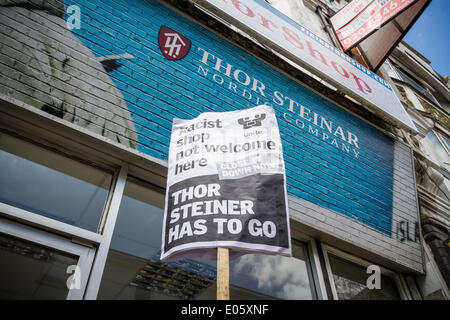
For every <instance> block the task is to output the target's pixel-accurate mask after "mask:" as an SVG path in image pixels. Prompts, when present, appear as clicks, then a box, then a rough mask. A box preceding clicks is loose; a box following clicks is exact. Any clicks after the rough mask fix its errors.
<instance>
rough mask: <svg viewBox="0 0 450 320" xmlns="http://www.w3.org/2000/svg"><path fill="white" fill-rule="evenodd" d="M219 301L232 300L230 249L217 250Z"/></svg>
mask: <svg viewBox="0 0 450 320" xmlns="http://www.w3.org/2000/svg"><path fill="white" fill-rule="evenodd" d="M217 300H230V256H229V251H228V248H217Z"/></svg>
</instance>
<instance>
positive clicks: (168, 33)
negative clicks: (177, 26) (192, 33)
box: [158, 26, 191, 60]
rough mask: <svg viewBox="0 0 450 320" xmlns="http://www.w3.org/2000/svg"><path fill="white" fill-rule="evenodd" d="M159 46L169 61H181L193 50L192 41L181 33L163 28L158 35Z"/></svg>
mask: <svg viewBox="0 0 450 320" xmlns="http://www.w3.org/2000/svg"><path fill="white" fill-rule="evenodd" d="M158 44H159V49H160V50H161V52H162V54H163V55H164V57H166V59H168V60H180V59H183V58H184V57H186V55H187V54H188V53H189V50H191V41H190V40H189V39H188V38H186V37H185V36H183V35H182V34H181V33H179V32H177V31H175V30H173V29H170V28H168V27H165V26H162V27H161V28H160V29H159V33H158Z"/></svg>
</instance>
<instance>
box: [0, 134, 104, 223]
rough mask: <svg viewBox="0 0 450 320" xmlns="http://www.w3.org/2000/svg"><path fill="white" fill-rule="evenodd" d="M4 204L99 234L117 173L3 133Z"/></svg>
mask: <svg viewBox="0 0 450 320" xmlns="http://www.w3.org/2000/svg"><path fill="white" fill-rule="evenodd" d="M0 163H1V164H2V165H1V167H0V177H1V179H0V202H3V203H5V204H7V205H10V206H14V207H17V208H20V209H23V210H26V211H29V212H32V213H35V214H38V215H42V216H45V217H48V218H52V219H55V220H58V221H62V222H64V223H67V224H69V225H73V226H77V227H80V228H84V229H87V230H89V231H94V232H96V231H97V229H98V227H99V224H100V219H101V216H102V213H103V209H104V207H105V204H106V200H107V197H108V193H109V189H110V187H111V181H112V176H113V175H112V172H108V171H104V170H102V169H99V168H96V167H93V166H90V165H87V164H85V163H82V162H80V161H76V160H73V159H70V158H67V157H65V156H63V155H61V154H59V153H56V152H53V151H49V150H47V149H44V148H41V147H39V146H37V145H35V144H32V143H30V142H27V141H25V140H21V139H18V138H16V137H13V136H11V135H7V134H4V133H0Z"/></svg>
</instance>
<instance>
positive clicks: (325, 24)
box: [316, 6, 344, 51]
mask: <svg viewBox="0 0 450 320" xmlns="http://www.w3.org/2000/svg"><path fill="white" fill-rule="evenodd" d="M316 13H317V14H318V15H319V18H320V21H321V22H322V25H323V27H324V28H325V30H326V31H327V33H328V35H329V36H330V38H331V41H333V44H334V46H336V47H337V48H338V49H340V50H341V51H344V49H343V48H342V45H341V43H340V41H339V39H338V38H337V36H336V33H335V32H334V30H333V28H332V27H331V26H330V24H329V23H328V22H327V18H326V17H325V14H324V13H323V8H322V7H321V6H317V7H316Z"/></svg>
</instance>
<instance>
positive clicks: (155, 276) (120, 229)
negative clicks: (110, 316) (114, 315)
mask: <svg viewBox="0 0 450 320" xmlns="http://www.w3.org/2000/svg"><path fill="white" fill-rule="evenodd" d="M164 203H165V202H164V193H163V191H162V190H158V189H157V188H154V187H152V186H150V185H148V184H145V183H143V182H141V181H139V180H137V179H133V178H129V179H128V181H127V183H126V185H125V190H124V194H123V197H122V202H121V204H120V209H119V213H118V216H117V222H116V226H115V228H114V233H113V237H112V240H111V246H110V250H109V253H108V258H107V260H106V265H105V270H104V273H103V278H102V282H101V285H100V290H99V293H98V299H108V300H111V299H117V300H145V299H215V297H216V296H215V295H216V287H215V278H216V266H215V262H213V261H211V262H209V261H202V260H196V259H184V260H179V261H175V262H168V263H165V262H162V261H160V260H159V257H160V254H161V236H162V235H161V234H162V223H163V215H164V210H163V208H164Z"/></svg>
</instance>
